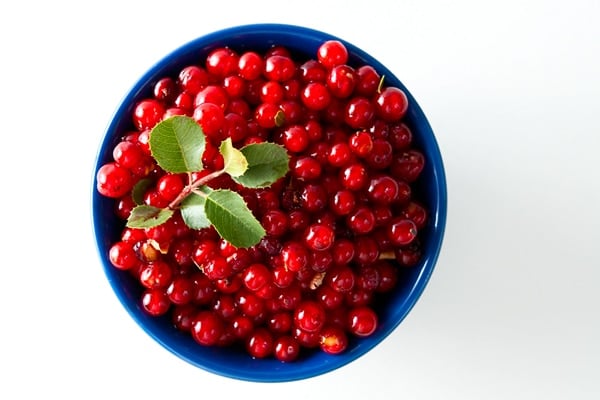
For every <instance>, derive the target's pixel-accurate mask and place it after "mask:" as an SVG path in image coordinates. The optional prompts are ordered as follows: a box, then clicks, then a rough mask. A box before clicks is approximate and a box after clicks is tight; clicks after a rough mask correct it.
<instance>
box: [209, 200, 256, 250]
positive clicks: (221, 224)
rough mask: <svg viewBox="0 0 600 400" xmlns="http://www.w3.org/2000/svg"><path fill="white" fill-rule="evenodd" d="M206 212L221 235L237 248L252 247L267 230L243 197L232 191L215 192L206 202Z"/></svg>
mask: <svg viewBox="0 0 600 400" xmlns="http://www.w3.org/2000/svg"><path fill="white" fill-rule="evenodd" d="M205 201H206V202H205V205H204V211H205V212H206V216H207V217H208V219H209V220H210V222H211V223H212V225H213V226H214V227H215V229H216V230H217V232H218V233H219V235H220V236H221V237H222V238H223V239H225V240H227V241H228V242H229V243H231V244H232V245H234V246H235V247H244V248H247V247H252V246H254V245H255V244H257V243H258V242H260V240H261V239H262V238H263V236H264V235H265V233H266V232H265V230H264V228H263V227H262V225H261V224H260V222H258V220H257V219H256V218H255V217H254V215H253V214H252V212H251V211H250V209H249V208H248V206H247V205H246V203H245V202H244V199H243V198H242V196H240V195H239V194H238V193H236V192H234V191H231V190H215V191H213V192H211V193H210V194H209V195H208V196H207V197H206V200H205Z"/></svg>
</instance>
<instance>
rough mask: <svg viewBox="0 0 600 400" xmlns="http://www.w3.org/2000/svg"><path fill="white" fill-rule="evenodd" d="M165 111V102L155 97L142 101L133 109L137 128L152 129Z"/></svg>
mask: <svg viewBox="0 0 600 400" xmlns="http://www.w3.org/2000/svg"><path fill="white" fill-rule="evenodd" d="M164 113H165V108H164V106H163V104H162V103H161V102H160V101H158V100H155V99H146V100H142V101H140V102H139V103H138V104H137V105H136V106H135V109H134V110H133V123H134V125H135V127H136V128H137V129H139V130H140V131H141V130H144V129H152V128H154V125H156V124H158V123H159V122H160V121H161V120H162V118H163V115H164Z"/></svg>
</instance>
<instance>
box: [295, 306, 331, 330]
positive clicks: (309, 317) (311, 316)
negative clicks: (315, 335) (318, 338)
mask: <svg viewBox="0 0 600 400" xmlns="http://www.w3.org/2000/svg"><path fill="white" fill-rule="evenodd" d="M325 319H326V314H325V309H324V308H323V305H322V304H321V303H319V302H317V301H314V300H304V301H302V302H301V303H300V304H299V305H298V307H297V308H296V309H295V311H294V324H295V326H296V327H298V328H300V329H302V330H303V331H306V332H318V331H319V330H320V329H321V328H322V327H323V325H324V324H325Z"/></svg>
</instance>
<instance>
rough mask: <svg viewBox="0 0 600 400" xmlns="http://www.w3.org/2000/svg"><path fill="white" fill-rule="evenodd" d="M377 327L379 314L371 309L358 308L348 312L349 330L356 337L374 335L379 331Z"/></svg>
mask: <svg viewBox="0 0 600 400" xmlns="http://www.w3.org/2000/svg"><path fill="white" fill-rule="evenodd" d="M377 325H378V318H377V314H376V313H375V311H373V309H372V308H370V307H366V306H362V307H356V308H353V309H351V310H350V311H348V328H349V330H350V332H352V333H353V334H354V335H356V336H360V337H366V336H370V335H372V334H373V333H374V332H375V330H376V329H377Z"/></svg>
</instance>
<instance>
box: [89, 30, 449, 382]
mask: <svg viewBox="0 0 600 400" xmlns="http://www.w3.org/2000/svg"><path fill="white" fill-rule="evenodd" d="M329 39H336V40H340V41H341V42H343V43H344V44H345V45H346V47H347V49H348V51H349V62H348V63H349V64H351V65H357V64H364V63H367V64H370V65H372V66H374V67H375V68H376V70H377V71H378V72H379V73H380V74H381V75H385V77H386V82H387V84H388V85H390V86H397V87H399V88H401V89H403V90H404V91H405V92H406V94H407V96H408V99H409V104H410V106H409V109H408V112H407V114H406V116H405V117H404V122H405V123H406V124H407V125H408V126H409V128H410V129H411V130H412V133H413V143H414V146H415V147H416V148H418V149H420V150H421V151H422V152H423V154H424V155H425V157H426V164H425V168H424V170H423V172H422V174H421V177H420V178H419V180H418V182H417V187H416V190H417V191H418V192H419V196H420V198H421V199H422V200H423V202H424V204H425V206H426V207H427V208H428V209H429V212H430V217H429V223H428V225H427V227H426V228H425V229H424V230H422V231H421V233H420V235H421V238H422V239H421V240H422V243H423V245H424V249H423V253H424V256H423V258H422V261H421V262H420V263H419V264H418V265H417V266H416V267H414V268H411V269H404V270H403V271H402V273H401V275H400V279H399V287H398V288H397V289H396V290H395V291H393V292H392V293H390V294H389V296H388V298H386V299H385V305H384V306H383V307H382V308H381V309H379V327H378V330H377V331H376V332H375V333H374V334H373V335H372V336H370V337H368V338H364V339H354V338H351V339H350V343H349V347H348V349H347V351H346V352H344V353H343V354H340V355H335V356H332V355H327V354H325V353H323V352H320V351H315V352H312V353H309V354H307V355H306V356H303V357H302V358H301V359H298V360H296V361H294V362H290V363H283V362H280V361H277V360H275V359H253V358H251V357H250V356H248V355H247V354H246V353H245V352H242V351H236V350H232V349H229V348H216V347H204V346H200V345H198V344H197V343H196V342H194V340H193V339H192V338H191V336H190V335H188V334H184V333H182V332H179V331H177V330H176V329H175V328H174V327H172V324H171V321H170V318H169V317H161V318H156V317H150V316H148V315H147V314H145V312H144V311H143V310H142V308H141V306H140V303H139V296H140V293H141V289H140V288H139V286H138V285H139V284H138V283H137V282H136V281H135V280H134V279H132V277H131V275H130V274H129V273H126V272H123V271H119V270H117V269H115V268H114V267H113V266H112V265H111V264H110V261H109V259H108V250H109V248H110V246H111V244H112V243H114V242H115V241H116V240H118V238H119V236H120V232H121V230H122V228H123V222H122V221H121V220H119V219H118V218H117V217H116V216H115V214H114V212H113V210H114V201H113V200H112V199H109V198H105V197H103V196H101V195H100V194H99V193H98V192H97V191H96V189H95V188H96V181H95V177H96V171H97V170H98V169H99V168H100V166H102V165H103V164H104V163H106V162H109V161H112V149H113V147H114V146H115V145H116V144H117V143H118V141H119V140H120V138H121V137H122V136H123V134H124V133H125V132H127V131H129V130H131V129H132V128H133V126H132V122H131V118H130V116H131V115H132V111H133V108H134V105H135V104H136V103H137V102H138V101H140V100H141V99H143V98H145V97H150V96H151V95H152V90H153V85H154V83H155V82H156V81H157V80H158V79H160V78H162V77H164V76H176V75H177V73H178V71H179V70H180V69H181V68H183V67H185V66H187V65H189V64H194V63H198V61H199V60H202V59H204V58H205V56H206V55H207V54H208V53H209V52H210V51H211V50H213V49H215V48H217V47H221V46H229V47H231V48H233V49H236V50H238V51H241V50H244V49H246V50H258V51H260V50H266V49H268V48H269V47H271V46H272V45H284V46H286V47H287V48H289V49H290V50H291V51H292V52H294V53H297V54H298V55H304V56H306V57H311V58H314V57H315V54H316V51H317V48H318V47H319V46H320V45H321V44H322V43H323V42H324V41H325V40H329ZM93 172H94V173H93V175H94V180H93V182H92V185H91V186H92V194H91V197H92V209H91V212H92V220H93V233H94V236H95V239H96V244H97V249H98V256H99V258H100V261H101V263H102V267H103V268H104V272H105V274H106V277H107V279H108V281H109V283H110V285H111V287H112V289H113V290H114V293H115V294H116V296H117V297H118V299H119V300H120V302H121V303H122V305H123V307H124V308H125V309H126V310H127V312H128V313H129V314H130V315H131V317H132V318H133V319H134V320H135V321H136V322H137V324H138V325H139V326H140V327H141V328H142V329H143V330H144V331H145V332H146V333H147V334H148V335H150V336H151V337H152V338H153V339H154V340H156V341H157V342H158V343H160V344H161V345H162V346H163V347H164V348H165V349H167V350H168V351H170V352H171V353H173V354H174V355H176V356H178V357H180V358H181V359H183V360H185V361H187V362H189V363H190V364H192V365H194V366H196V367H199V368H202V369H204V370H206V371H209V372H212V373H215V374H218V375H221V376H225V377H229V378H234V379H240V380H245V381H255V382H284V381H294V380H300V379H306V378H310V377H314V376H318V375H321V374H324V373H327V372H329V371H332V370H335V369H338V368H340V367H342V366H344V365H346V364H348V363H350V362H353V361H355V360H357V359H358V358H359V357H361V356H362V355H364V354H365V353H367V352H368V351H369V350H371V349H373V348H374V347H375V346H377V345H378V344H379V343H380V342H381V341H383V340H384V339H386V337H388V336H389V335H390V334H391V333H392V332H393V331H394V330H395V329H396V328H397V327H398V325H399V324H400V323H401V322H402V320H403V319H404V318H405V317H406V316H407V314H408V313H409V312H410V311H411V309H412V308H413V306H414V305H415V303H416V302H417V300H418V299H419V297H420V296H421V294H422V293H423V291H424V289H425V287H426V285H427V283H428V281H429V278H430V276H431V274H432V272H433V270H434V267H435V264H436V261H437V259H438V256H439V253H440V249H441V246H442V239H443V236H444V229H445V224H446V211H447V192H446V178H445V173H444V166H443V161H442V157H441V154H440V150H439V147H438V144H437V142H436V139H435V136H434V133H433V131H432V129H431V126H430V125H429V123H428V121H427V118H426V116H425V114H424V113H423V111H422V110H421V108H420V107H419V105H418V104H417V102H416V100H415V99H414V98H413V96H412V95H411V93H410V92H409V91H408V90H407V88H406V87H405V86H404V85H403V84H402V83H401V82H400V80H399V79H398V78H397V77H395V76H394V74H393V73H392V72H391V71H389V70H388V69H387V68H386V67H385V66H384V65H381V63H379V62H378V61H377V60H376V59H374V58H373V57H372V56H370V55H369V54H368V53H366V52H365V51H363V50H361V49H359V48H357V47H356V46H354V45H352V44H351V43H348V42H346V41H345V40H343V39H341V38H338V37H335V36H333V35H331V34H328V33H325V32H321V31H317V30H313V29H309V28H305V27H300V26H292V25H282V24H253V25H244V26H237V27H231V28H227V29H223V30H220V31H217V32H213V33H210V34H207V35H204V36H202V37H199V38H197V39H195V40H193V41H191V42H189V43H187V44H185V45H183V46H181V47H180V48H178V49H176V50H175V51H173V52H172V53H170V54H168V55H167V56H166V57H164V58H163V59H162V60H160V61H159V62H158V63H157V64H155V65H154V66H153V67H152V68H150V69H149V70H148V71H147V72H146V73H145V74H144V75H143V76H142V77H141V78H140V79H139V81H138V82H137V83H135V85H134V86H133V87H132V89H131V90H130V91H129V93H127V95H126V96H125V97H124V99H123V101H122V103H121V104H120V105H119V106H118V108H117V109H116V113H115V114H114V116H113V118H112V120H111V121H110V124H109V125H108V129H107V130H106V135H105V137H104V139H103V140H102V143H101V144H100V147H99V151H98V153H97V159H96V164H95V170H94V171H93Z"/></svg>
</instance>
